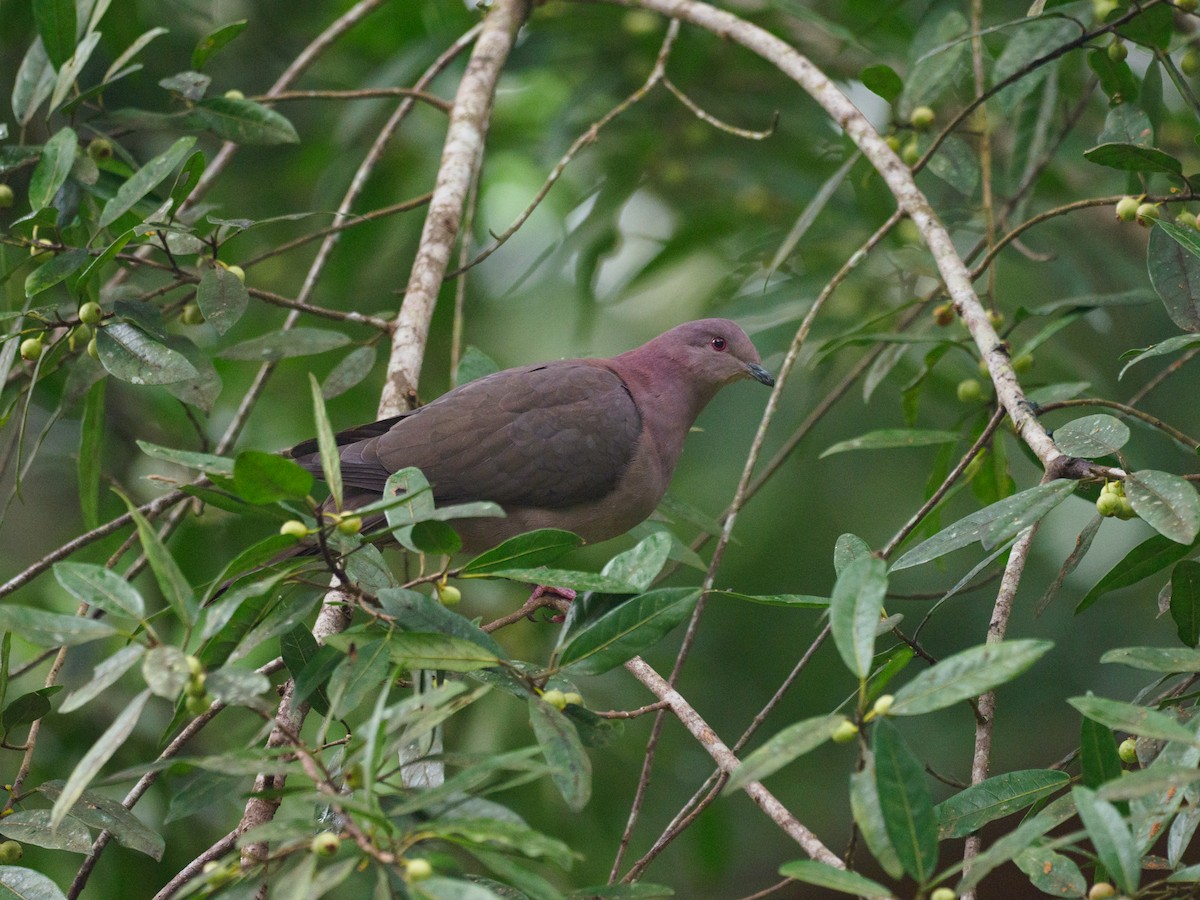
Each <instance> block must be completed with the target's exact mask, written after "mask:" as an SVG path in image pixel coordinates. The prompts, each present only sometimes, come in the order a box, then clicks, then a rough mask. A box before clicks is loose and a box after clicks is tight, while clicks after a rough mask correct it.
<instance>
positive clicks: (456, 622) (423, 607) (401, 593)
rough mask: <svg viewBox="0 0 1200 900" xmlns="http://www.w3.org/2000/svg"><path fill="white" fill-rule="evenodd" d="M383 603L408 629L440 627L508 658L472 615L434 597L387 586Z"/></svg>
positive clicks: (380, 595) (396, 621)
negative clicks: (473, 620) (462, 612)
mask: <svg viewBox="0 0 1200 900" xmlns="http://www.w3.org/2000/svg"><path fill="white" fill-rule="evenodd" d="M378 598H379V605H380V606H381V607H382V608H383V611H384V612H385V613H387V614H388V615H389V616H391V617H392V618H393V620H394V624H395V626H396V627H397V628H400V629H402V630H404V631H436V632H440V633H441V634H448V635H451V636H453V637H456V638H461V639H463V640H466V641H471V642H472V643H475V644H478V645H479V646H480V647H482V648H483V649H484V650H486V651H488V652H489V653H491V654H493V655H495V656H496V657H497V658H498V659H504V658H506V657H507V654H506V653H505V652H504V648H502V647H501V646H500V645H499V644H498V643H497V642H496V639H495V638H493V637H492V636H491V635H490V634H488V633H487V632H486V631H483V630H482V629H481V628H480V627H479V626H478V625H476V624H475V623H474V622H472V621H470V620H469V619H466V618H464V617H463V616H460V615H459V614H458V613H456V612H454V610H452V609H447V608H446V607H445V606H443V605H442V604H441V603H439V602H438V601H437V600H434V599H433V598H432V597H427V596H426V595H425V594H422V593H419V592H417V591H413V590H409V589H407V588H384V589H383V590H380V591H379V592H378Z"/></svg>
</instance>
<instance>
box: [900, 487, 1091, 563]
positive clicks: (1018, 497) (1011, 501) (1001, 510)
mask: <svg viewBox="0 0 1200 900" xmlns="http://www.w3.org/2000/svg"><path fill="white" fill-rule="evenodd" d="M1075 487H1076V483H1075V482H1074V481H1071V480H1070V479H1066V478H1059V479H1057V480H1055V481H1051V482H1050V483H1048V484H1039V485H1037V486H1036V487H1031V488H1029V489H1028V490H1024V491H1021V492H1020V493H1019V494H1013V495H1012V496H1011V497H1005V498H1004V499H1003V500H1000V501H998V502H996V503H993V504H992V505H991V506H987V507H984V508H983V509H981V510H980V511H979V512H977V513H972V514H971V515H969V516H967V517H966V518H963V519H959V520H958V521H957V522H955V523H954V524H953V525H948V526H947V527H945V528H943V529H942V530H941V531H939V532H938V533H937V534H935V535H934V536H933V537H931V538H929V539H928V540H926V541H922V542H921V543H920V544H918V545H917V546H915V547H913V548H912V549H911V550H909V551H908V552H907V553H905V554H904V555H903V556H901V557H900V558H899V559H898V560H896V562H894V563H893V564H892V571H893V572H894V571H897V570H899V569H907V568H911V567H912V566H919V565H921V564H922V563H927V562H929V561H930V560H934V559H937V558H938V557H939V556H945V555H946V554H947V553H950V552H951V551H954V550H958V549H959V548H961V547H966V546H967V545H968V544H971V543H974V542H975V541H976V540H979V541H981V542H982V541H984V540H985V539H986V540H987V541H988V543H989V545H990V547H996V546H999V545H1000V544H1001V543H1003V539H1002V536H1003V535H1005V534H1011V533H1013V529H1014V528H1016V529H1017V531H1021V530H1023V529H1025V528H1027V527H1029V526H1030V525H1032V524H1033V522H1035V521H1037V519H1039V518H1041V517H1042V516H1044V515H1045V514H1046V513H1048V512H1049V511H1050V510H1051V509H1053V508H1054V507H1055V506H1057V505H1058V504H1059V503H1061V502H1062V501H1063V500H1064V499H1066V497H1068V496H1069V495H1070V494H1071V493H1072V492H1073V491H1074V490H1075ZM985 549H989V548H987V547H985Z"/></svg>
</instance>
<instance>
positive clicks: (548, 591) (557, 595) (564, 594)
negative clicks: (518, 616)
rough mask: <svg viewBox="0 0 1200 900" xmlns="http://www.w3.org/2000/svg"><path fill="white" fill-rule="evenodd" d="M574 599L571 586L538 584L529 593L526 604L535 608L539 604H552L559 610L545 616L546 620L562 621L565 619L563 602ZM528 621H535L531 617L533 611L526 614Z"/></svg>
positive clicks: (569, 601)
mask: <svg viewBox="0 0 1200 900" xmlns="http://www.w3.org/2000/svg"><path fill="white" fill-rule="evenodd" d="M574 599H575V591H573V590H571V588H564V587H554V586H553V585H545V584H539V585H537V586H536V587H534V589H533V593H532V594H530V595H529V601H528V602H527V603H526V606H532V607H534V608H535V609H536V608H537V607H539V606H553V607H557V608H558V609H559V610H560V611H559V612H558V613H555V614H554V615H552V616H549V617H547V618H546V620H545V621H547V622H557V623H562V622H563V621H565V619H566V613H565V611H562V606H563V604H565V603H571V602H572V601H574ZM526 618H527V619H529V621H531V622H533V621H536V620H535V619H534V618H533V612H532V611H530V614H529V615H528V616H526Z"/></svg>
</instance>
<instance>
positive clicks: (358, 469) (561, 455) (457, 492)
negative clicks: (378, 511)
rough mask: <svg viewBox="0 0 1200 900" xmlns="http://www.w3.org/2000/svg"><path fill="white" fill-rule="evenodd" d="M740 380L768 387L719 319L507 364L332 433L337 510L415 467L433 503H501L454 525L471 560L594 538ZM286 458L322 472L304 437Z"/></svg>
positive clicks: (638, 516)
mask: <svg viewBox="0 0 1200 900" xmlns="http://www.w3.org/2000/svg"><path fill="white" fill-rule="evenodd" d="M742 378H753V379H755V380H756V381H760V382H762V383H763V384H765V385H773V384H774V383H775V379H774V377H773V376H772V375H771V374H770V373H769V372H767V370H766V369H764V368H763V367H762V365H761V360H760V359H759V355H758V351H757V350H755V349H754V345H753V344H752V343H751V342H750V338H748V337H747V336H746V333H745V332H744V331H742V329H741V328H739V327H738V326H737V325H735V324H734V323H733V322H730V321H728V320H727V319H701V320H699V321H695V322H687V323H685V324H683V325H679V326H677V327H675V328H672V329H671V330H670V331H667V332H665V333H663V334H660V335H659V336H658V337H656V338H654V339H653V340H652V341H649V342H648V343H646V344H643V345H642V346H640V347H638V348H636V349H634V350H630V351H628V352H627V353H622V354H620V355H619V356H614V357H612V358H611V359H564V360H558V361H555V362H547V363H540V364H538V365H532V366H521V367H519V368H515V369H506V370H504V371H502V372H497V373H495V374H494V375H489V376H487V377H485V378H480V379H478V380H476V381H472V382H469V383H467V384H464V385H462V386H461V387H458V388H455V389H454V390H452V391H449V392H448V393H446V394H444V395H442V396H441V397H439V398H438V399H437V400H434V401H433V402H432V403H429V404H428V405H426V406H421V407H418V408H417V409H414V410H412V411H411V412H406V413H403V414H401V415H399V416H395V417H393V418H390V419H384V420H382V421H380V422H375V423H372V424H370V425H361V426H359V427H357V428H351V429H349V430H347V431H343V432H341V433H340V434H338V435H337V443H338V445H339V446H340V448H341V449H340V456H341V467H342V481H343V484H344V485H345V488H346V491H345V495H346V505H347V506H351V507H352V506H355V505H361V504H363V503H366V502H369V501H370V500H373V499H375V498H377V497H378V496H379V495H380V494H381V493H382V492H383V488H384V483H385V482H386V481H387V478H388V476H389V475H391V474H392V473H393V472H396V471H399V470H400V469H403V468H405V467H407V466H416V467H418V468H420V469H421V471H422V472H423V473H424V474H425V477H426V478H427V479H428V480H429V483H430V485H431V486H432V488H433V496H434V500H435V502H436V503H438V504H439V505H445V504H452V503H465V502H469V501H473V500H492V501H494V502H496V503H498V504H500V506H502V507H503V508H504V511H505V512H506V513H507V517H506V518H475V519H457V520H455V522H454V523H453V524H454V526H455V528H456V530H458V532H459V533H460V535H461V536H462V538H463V545H464V548H465V549H467V550H469V551H472V552H478V551H481V550H485V549H487V548H489V547H492V546H494V545H495V544H498V543H499V542H501V541H503V540H506V539H507V538H510V537H512V536H514V535H517V534H520V533H522V532H525V531H531V530H533V529H535V528H562V529H566V530H567V531H573V532H575V533H576V534H578V535H580V536H581V537H583V538H584V540H586V541H588V542H596V541H603V540H606V539H608V538H611V537H615V536H617V535H619V534H621V533H623V532H625V531H627V530H628V529H630V528H632V527H633V526H634V525H637V524H638V523H639V522H641V521H642V520H644V519H645V518H647V517H648V516H649V515H650V514H651V513H652V512H653V511H654V509H655V507H656V506H658V503H659V501H660V500H661V499H662V496H663V494H664V493H665V492H666V490H667V484H668V482H670V480H671V473H672V472H673V471H674V470H675V463H676V462H677V461H678V459H679V454H680V451H681V450H682V449H683V442H684V439H685V438H686V437H687V434H688V431H689V430H690V429H691V427H692V424H693V423H694V422H695V421H696V417H697V416H698V415H699V414H700V411H701V410H702V409H704V407H705V405H706V404H707V403H708V401H709V400H711V399H712V398H713V396H714V395H715V394H716V393H717V391H719V390H720V389H721V388H723V387H725V385H727V384H731V383H732V382H734V381H738V380H739V379H742ZM288 455H290V456H291V457H292V458H293V459H295V460H296V461H297V462H298V463H300V465H302V466H304V467H305V468H306V469H308V470H309V471H311V472H313V473H314V474H317V475H320V474H321V461H320V458H319V455H318V453H317V446H316V442H315V441H306V442H304V443H302V444H298V445H297V446H295V447H293V448H292V449H291V450H290V451H288Z"/></svg>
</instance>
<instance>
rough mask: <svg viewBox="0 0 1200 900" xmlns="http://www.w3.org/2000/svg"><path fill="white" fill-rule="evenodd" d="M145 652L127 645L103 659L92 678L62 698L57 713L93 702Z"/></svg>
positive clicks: (135, 645)
mask: <svg viewBox="0 0 1200 900" xmlns="http://www.w3.org/2000/svg"><path fill="white" fill-rule="evenodd" d="M145 652H146V648H145V647H143V646H142V645H141V644H129V645H128V646H125V647H122V648H121V649H120V650H118V651H117V652H116V653H114V654H112V656H108V657H105V659H104V660H103V661H102V662H100V663H98V664H97V665H96V668H95V669H93V670H92V677H91V678H90V679H89V680H88V681H85V682H84V683H83V684H81V685H80V686H79V687H78V688H76V689H75V690H73V691H71V693H69V694H67V696H66V697H64V698H63V702H62V704H61V705H60V706H59V707H58V711H59V712H60V713H69V712H74V711H75V710H77V709H79V708H80V707H82V706H84V705H86V704H87V703H88V702H89V701H91V700H94V699H95V698H96V697H98V696H99V695H100V694H101V693H103V692H104V690H105V689H107V688H109V687H112V686H113V685H114V684H116V683H117V680H118V679H119V678H120V677H121V676H122V675H124V674H125V673H126V672H128V671H129V670H130V669H132V668H133V667H134V666H135V665H137V663H138V660H140V659H141V658H142V656H143V655H144V654H145Z"/></svg>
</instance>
